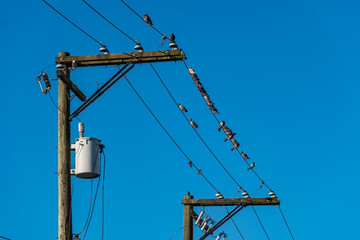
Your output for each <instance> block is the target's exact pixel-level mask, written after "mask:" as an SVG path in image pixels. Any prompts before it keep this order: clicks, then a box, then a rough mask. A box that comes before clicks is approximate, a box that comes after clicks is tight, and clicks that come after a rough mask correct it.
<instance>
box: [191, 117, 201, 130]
mask: <svg viewBox="0 0 360 240" xmlns="http://www.w3.org/2000/svg"><path fill="white" fill-rule="evenodd" d="M189 122H190V124H191V126H192V127H194V128H198V127H199V126H198V125H197V124H196V123H195V122H194V121H193V120H192V119H191V118H190V120H189Z"/></svg>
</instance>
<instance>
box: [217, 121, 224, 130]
mask: <svg viewBox="0 0 360 240" xmlns="http://www.w3.org/2000/svg"><path fill="white" fill-rule="evenodd" d="M224 126H225V121H222V122H221V123H220V124H219V127H218V131H219V132H220V129H221V128H223V127H224Z"/></svg>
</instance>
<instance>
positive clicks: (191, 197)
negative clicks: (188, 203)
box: [184, 192, 194, 199]
mask: <svg viewBox="0 0 360 240" xmlns="http://www.w3.org/2000/svg"><path fill="white" fill-rule="evenodd" d="M184 199H194V196H193V195H190V192H188V193H187V195H185V196H184Z"/></svg>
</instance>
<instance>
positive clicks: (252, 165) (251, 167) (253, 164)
mask: <svg viewBox="0 0 360 240" xmlns="http://www.w3.org/2000/svg"><path fill="white" fill-rule="evenodd" d="M254 167H255V162H253V163H252V164H251V165H250V166H249V167H248V169H247V170H248V171H249V170H250V169H253V168H254Z"/></svg>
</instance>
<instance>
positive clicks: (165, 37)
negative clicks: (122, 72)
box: [0, 0, 294, 239]
mask: <svg viewBox="0 0 360 240" xmlns="http://www.w3.org/2000/svg"><path fill="white" fill-rule="evenodd" d="M42 1H43V2H44V3H46V4H47V5H48V6H49V7H50V8H52V9H53V10H54V11H55V12H56V13H58V14H59V15H60V16H62V17H63V18H64V19H66V20H67V21H68V22H70V23H71V24H72V25H73V26H75V27H76V28H78V29H79V30H80V31H81V32H83V33H84V34H85V35H87V36H88V37H89V38H91V39H92V40H94V41H95V42H97V43H98V44H100V45H101V46H103V47H105V46H104V45H103V44H102V43H101V42H99V41H98V40H96V39H95V38H94V37H92V36H91V35H90V34H88V33H87V32H86V31H84V30H83V29H82V28H80V27H79V26H78V25H76V24H75V23H73V22H72V21H71V20H70V19H68V18H67V17H65V16H64V15H63V14H62V13H61V12H59V11H58V10H57V9H55V8H54V7H53V6H51V5H50V4H49V3H48V2H47V1H45V0H42ZM82 1H83V2H84V3H85V4H87V5H88V6H89V7H90V8H91V9H92V10H93V11H95V12H96V13H97V14H98V15H100V16H101V17H102V18H103V19H104V20H106V21H107V22H108V23H110V24H111V25H112V26H113V27H115V28H116V29H117V30H119V31H120V32H121V33H123V34H124V35H125V36H127V37H128V38H129V39H130V40H132V41H134V42H135V43H137V41H136V40H134V39H133V38H131V37H130V36H129V35H127V34H126V33H125V32H123V31H122V30H121V29H119V28H118V27H116V26H115V25H114V24H113V23H112V22H110V21H109V20H108V19H107V18H106V17H104V16H103V15H102V14H100V13H99V12H98V11H97V10H96V9H95V8H93V7H92V6H91V5H90V4H89V3H87V2H86V1H85V0H82ZM121 2H122V3H124V4H125V5H126V6H127V7H128V8H129V9H130V10H131V11H133V12H134V13H135V14H136V15H137V16H138V17H139V18H140V19H141V20H143V21H144V22H146V21H145V19H144V18H143V17H141V16H140V14H138V13H137V12H136V11H135V10H134V9H133V8H131V7H130V6H129V5H128V4H127V3H126V2H125V1H123V0H121ZM149 26H150V27H152V28H153V29H154V30H156V31H157V32H158V33H159V34H160V35H162V36H163V37H164V39H168V37H167V36H166V35H165V34H162V33H161V32H160V31H159V30H158V29H157V28H155V27H154V26H153V25H149ZM183 62H184V64H185V67H186V68H187V69H188V66H187V64H186V62H185V61H184V60H183ZM151 66H152V64H151ZM152 68H153V66H152ZM153 69H154V68H153ZM154 71H155V72H156V70H155V69H154ZM156 74H157V72H156ZM157 75H158V74H157ZM158 77H159V79H160V80H161V78H160V76H159V75H158ZM125 79H126V81H127V82H128V83H129V85H130V86H131V87H132V88H133V90H134V91H135V93H136V94H137V95H138V97H139V98H140V100H141V101H142V102H143V103H144V105H145V106H146V107H147V109H148V110H149V111H150V113H151V114H152V115H153V117H154V118H155V120H156V121H157V122H158V123H159V125H160V126H161V127H162V128H163V130H164V131H165V132H166V133H167V134H168V136H169V137H170V139H171V140H172V141H173V142H174V143H175V145H176V146H177V147H178V148H179V150H180V151H181V152H182V153H183V154H184V156H185V157H186V158H187V159H188V160H189V163H191V165H192V166H194V167H195V169H196V170H198V174H199V175H201V176H203V178H204V179H205V180H206V181H207V182H208V183H209V184H210V185H211V186H212V187H213V188H214V189H215V190H216V191H217V189H216V188H215V187H214V185H213V184H212V183H211V182H210V181H209V180H208V179H207V178H206V177H205V176H204V175H203V173H202V172H201V170H200V169H198V168H197V167H196V166H195V165H194V164H193V162H192V161H191V160H190V159H189V158H188V156H187V155H186V154H185V153H184V151H183V150H182V149H181V148H180V147H179V145H178V144H177V143H176V142H175V141H174V139H173V138H172V137H171V135H170V134H169V133H168V132H167V130H166V129H165V128H164V127H163V125H162V124H161V123H160V122H159V121H158V119H157V118H156V116H155V115H154V114H153V113H152V111H151V110H150V108H149V107H148V106H147V105H146V103H145V102H144V101H143V99H142V98H141V96H140V95H139V94H138V93H137V91H136V90H135V88H134V87H133V86H132V85H131V83H130V82H129V80H128V79H127V78H126V77H125ZM161 82H162V83H163V81H162V80H161ZM163 85H164V87H165V88H166V89H167V87H166V86H165V84H164V83H163ZM167 91H168V93H169V94H170V96H171V97H172V99H173V100H174V102H175V103H176V104H177V102H176V101H175V99H174V98H173V96H172V94H171V93H170V91H169V90H168V89H167ZM49 95H50V94H49ZM50 98H51V100H52V102H53V104H54V105H55V106H56V108H57V109H58V110H59V111H61V110H60V109H59V108H58V107H57V105H56V104H55V102H54V100H53V99H52V97H51V95H50ZM183 115H184V117H185V118H186V119H187V117H186V115H185V114H184V113H183ZM213 116H214V117H215V119H216V121H217V122H218V123H220V121H219V119H218V118H217V116H216V115H215V113H213ZM75 117H76V116H75ZM187 120H188V119H187ZM193 129H194V131H195V132H196V133H197V135H198V136H199V138H200V139H201V140H202V142H203V143H204V145H205V146H206V147H207V148H208V150H209V151H210V152H211V153H212V155H213V156H214V157H215V159H216V160H217V161H218V162H219V164H220V165H221V166H222V167H223V168H224V170H225V171H226V172H227V173H228V174H229V176H230V177H231V178H232V179H233V180H234V182H235V183H236V184H237V185H238V186H240V185H239V184H238V183H237V181H236V180H235V179H234V178H233V177H232V175H231V174H230V173H229V172H228V171H227V170H226V168H225V167H224V166H223V164H222V163H221V162H220V161H219V160H218V158H217V157H216V155H215V154H214V153H213V152H212V150H211V149H210V148H209V147H208V145H207V144H206V143H205V141H204V140H203V138H202V137H201V136H200V135H199V134H198V132H197V131H196V129H195V128H194V127H193ZM236 150H237V152H238V153H239V154H240V155H241V153H240V151H239V150H238V149H237V148H236ZM244 161H245V162H246V164H247V165H248V166H250V164H249V163H248V161H247V160H246V159H244ZM251 170H252V171H253V172H254V174H255V175H256V176H257V177H258V178H259V180H260V181H261V185H264V186H266V187H267V188H268V189H269V190H270V191H271V189H270V187H269V186H268V185H267V184H266V183H265V182H264V181H263V180H262V178H261V177H260V176H259V174H258V173H257V172H256V171H255V170H254V169H253V168H251ZM99 182H100V181H99ZM99 182H98V185H99ZM97 190H98V187H97ZM97 190H96V192H97ZM217 192H218V191H217ZM95 199H96V195H95ZM253 209H254V207H253ZM279 210H280V212H281V215H282V217H283V219H284V221H285V223H286V226H287V228H288V230H289V232H290V234H291V237H292V238H293V239H294V237H293V235H292V232H291V230H290V228H289V225H288V224H287V222H286V219H285V216H284V214H283V212H282V211H281V208H280V207H279ZM254 212H255V214H256V216H257V218H258V220H259V222H260V224H261V226H262V227H263V225H262V223H261V221H260V218H259V217H258V215H257V213H256V211H255V209H254ZM92 213H93V210H92ZM92 213H91V217H92ZM90 221H91V219H90ZM232 221H233V220H232ZM89 224H90V223H89ZM88 227H89V226H87V229H86V232H87V230H88ZM237 230H238V228H237ZM263 230H264V231H265V228H264V227H263ZM86 232H85V235H86ZM239 233H240V231H239ZM265 234H266V235H267V233H266V231H265ZM85 235H84V237H83V238H85ZM240 235H241V233H240ZM102 236H103V233H102ZM0 237H1V236H0ZM241 237H242V235H241ZM267 237H268V235H267ZM268 238H269V237H268Z"/></svg>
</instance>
